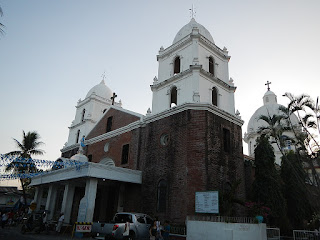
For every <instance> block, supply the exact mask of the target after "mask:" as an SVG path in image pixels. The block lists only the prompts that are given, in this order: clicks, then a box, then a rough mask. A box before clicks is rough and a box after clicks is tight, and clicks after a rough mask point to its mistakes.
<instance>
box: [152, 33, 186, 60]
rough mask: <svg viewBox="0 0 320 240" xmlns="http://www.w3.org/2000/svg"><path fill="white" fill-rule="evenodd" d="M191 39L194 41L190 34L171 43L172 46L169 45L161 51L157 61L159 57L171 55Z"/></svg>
mask: <svg viewBox="0 0 320 240" xmlns="http://www.w3.org/2000/svg"><path fill="white" fill-rule="evenodd" d="M191 41H192V39H191V37H190V35H188V36H186V37H184V38H182V39H181V40H180V41H179V42H177V43H175V44H173V45H171V46H170V47H167V48H166V49H164V50H163V51H160V52H159V55H157V61H159V59H162V58H165V57H166V56H168V55H170V54H171V53H173V52H174V51H176V50H177V49H178V48H180V47H181V46H184V45H186V44H187V43H189V42H191Z"/></svg>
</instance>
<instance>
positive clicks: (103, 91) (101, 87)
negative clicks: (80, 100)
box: [86, 80, 113, 99]
mask: <svg viewBox="0 0 320 240" xmlns="http://www.w3.org/2000/svg"><path fill="white" fill-rule="evenodd" d="M92 93H95V94H96V95H97V96H99V97H102V98H105V99H110V98H111V97H112V94H113V93H112V91H111V89H110V88H109V87H108V86H106V84H105V83H104V80H102V81H101V83H99V84H97V85H95V86H94V87H93V88H91V89H90V91H89V92H88V93H87V96H86V98H88V97H90V95H91V94H92Z"/></svg>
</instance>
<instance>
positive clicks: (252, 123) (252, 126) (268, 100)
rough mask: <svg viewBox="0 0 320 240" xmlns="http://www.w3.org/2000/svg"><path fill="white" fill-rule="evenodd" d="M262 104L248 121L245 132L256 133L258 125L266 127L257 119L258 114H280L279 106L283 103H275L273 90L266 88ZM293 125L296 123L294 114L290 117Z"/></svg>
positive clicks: (265, 124) (275, 98) (275, 97)
mask: <svg viewBox="0 0 320 240" xmlns="http://www.w3.org/2000/svg"><path fill="white" fill-rule="evenodd" d="M263 104H264V105H263V106H262V107H260V108H258V109H257V110H256V111H255V113H254V114H253V115H252V117H251V118H250V120H249V122H248V128H247V133H252V132H254V133H256V132H257V131H258V130H259V128H260V127H266V126H268V124H267V123H266V122H265V121H263V120H261V119H259V117H260V116H262V115H264V116H271V117H272V116H273V115H282V114H283V113H282V112H281V111H280V110H279V107H280V106H282V107H283V105H281V104H278V103H277V96H276V95H275V94H274V92H272V91H270V90H268V91H267V92H266V93H265V94H264V96H263ZM290 119H291V121H292V123H293V125H298V118H297V117H296V116H295V115H291V117H290Z"/></svg>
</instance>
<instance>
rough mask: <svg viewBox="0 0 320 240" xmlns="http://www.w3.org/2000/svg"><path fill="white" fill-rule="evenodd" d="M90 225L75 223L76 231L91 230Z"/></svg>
mask: <svg viewBox="0 0 320 240" xmlns="http://www.w3.org/2000/svg"><path fill="white" fill-rule="evenodd" d="M91 228H92V225H91V224H86V225H76V232H91Z"/></svg>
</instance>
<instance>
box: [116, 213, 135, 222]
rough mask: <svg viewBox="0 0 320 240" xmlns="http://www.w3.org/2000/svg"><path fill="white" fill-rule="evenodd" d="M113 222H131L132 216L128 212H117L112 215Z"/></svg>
mask: <svg viewBox="0 0 320 240" xmlns="http://www.w3.org/2000/svg"><path fill="white" fill-rule="evenodd" d="M114 222H115V223H126V222H129V223H132V216H131V215H130V214H117V215H116V216H115V217H114Z"/></svg>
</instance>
